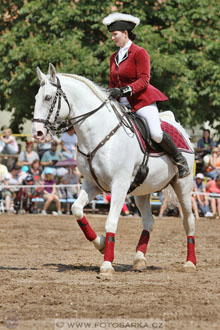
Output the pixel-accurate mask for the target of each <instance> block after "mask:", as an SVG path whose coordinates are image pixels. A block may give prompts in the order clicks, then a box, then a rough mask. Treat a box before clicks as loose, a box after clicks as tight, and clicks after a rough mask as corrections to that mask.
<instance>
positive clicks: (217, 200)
mask: <svg viewBox="0 0 220 330" xmlns="http://www.w3.org/2000/svg"><path fill="white" fill-rule="evenodd" d="M206 191H207V192H208V193H213V194H217V195H218V197H217V196H216V197H213V196H210V197H211V211H212V213H213V215H214V216H215V215H216V205H217V211H218V214H217V218H218V219H219V217H220V174H219V175H217V177H216V178H215V180H210V181H209V182H208V183H207V185H206Z"/></svg>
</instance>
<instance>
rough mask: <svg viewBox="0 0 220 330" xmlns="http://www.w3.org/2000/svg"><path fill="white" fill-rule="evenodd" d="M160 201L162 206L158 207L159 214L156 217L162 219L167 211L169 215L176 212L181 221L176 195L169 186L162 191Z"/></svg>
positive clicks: (181, 213)
mask: <svg viewBox="0 0 220 330" xmlns="http://www.w3.org/2000/svg"><path fill="white" fill-rule="evenodd" d="M161 195H162V196H161ZM160 199H161V203H162V205H161V207H160V212H159V215H158V217H159V218H162V217H163V216H164V214H165V213H168V211H171V213H174V214H175V211H176V210H177V211H178V213H179V217H180V218H181V219H183V211H182V208H181V206H180V203H179V201H178V198H177V196H176V193H175V191H174V190H173V187H172V186H171V185H168V186H167V187H166V188H164V189H163V190H162V192H161V194H160Z"/></svg>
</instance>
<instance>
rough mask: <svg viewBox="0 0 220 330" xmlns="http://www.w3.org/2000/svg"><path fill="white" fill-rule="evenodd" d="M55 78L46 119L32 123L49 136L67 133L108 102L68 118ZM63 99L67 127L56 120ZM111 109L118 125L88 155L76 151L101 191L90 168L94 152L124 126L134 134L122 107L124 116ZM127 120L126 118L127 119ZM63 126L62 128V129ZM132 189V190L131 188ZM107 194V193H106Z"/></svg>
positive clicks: (58, 81) (62, 95)
mask: <svg viewBox="0 0 220 330" xmlns="http://www.w3.org/2000/svg"><path fill="white" fill-rule="evenodd" d="M56 78H57V84H54V83H52V82H50V83H51V85H53V86H55V87H57V91H56V95H55V97H54V99H53V102H52V104H51V107H50V109H49V111H48V115H47V118H46V119H41V118H34V119H33V120H32V121H33V122H38V123H43V124H44V127H45V128H46V130H47V133H48V132H49V133H50V134H52V135H53V134H60V133H63V132H65V131H67V130H68V129H69V128H70V127H71V126H74V125H76V124H78V123H80V122H81V121H83V120H86V119H87V118H88V117H90V116H92V115H93V114H95V113H96V112H97V111H99V110H100V109H102V107H103V106H104V105H105V104H106V103H107V102H108V101H109V99H106V100H104V101H103V102H102V104H101V105H100V106H99V107H98V108H96V109H94V110H92V111H89V112H86V113H85V114H82V115H79V116H76V117H73V118H70V113H71V107H70V104H69V101H68V99H67V96H66V94H65V93H64V91H63V90H62V88H61V84H60V80H59V78H58V77H56ZM44 84H45V83H42V84H41V86H43V85H44ZM62 97H63V98H64V100H65V102H66V103H67V105H68V108H69V116H68V118H67V120H68V122H69V125H66V121H60V122H59V121H57V118H58V116H59V114H60V109H61V98H62ZM57 99H58V107H57V111H56V113H55V116H54V121H53V122H50V119H51V117H52V114H53V111H54V108H55V105H56V103H57ZM111 107H112V109H113V111H114V113H115V115H116V116H117V117H118V119H119V123H118V125H117V126H116V127H115V128H114V129H113V130H111V131H110V132H109V134H108V135H107V136H106V137H105V138H104V139H103V140H102V141H101V142H100V143H99V144H98V145H97V146H96V148H95V149H94V150H93V151H92V152H89V153H87V154H86V153H84V152H82V151H81V150H80V149H79V147H78V146H77V149H78V151H79V152H80V153H81V154H82V155H83V156H84V157H86V158H87V160H88V163H89V168H90V172H91V174H92V177H93V179H94V180H95V182H96V184H97V185H98V187H99V188H100V189H101V190H103V191H106V190H105V189H104V188H103V187H102V186H101V185H100V183H99V182H98V178H97V176H96V174H95V171H94V169H93V167H92V160H93V158H94V156H95V154H96V152H97V151H98V150H99V149H100V148H101V147H102V146H103V145H104V144H105V143H106V142H107V141H108V140H109V139H110V138H111V137H112V136H113V135H114V134H115V133H116V132H117V131H118V129H119V128H120V127H121V126H122V125H124V126H126V127H127V128H129V129H130V130H131V131H132V132H134V129H133V127H132V125H131V123H130V121H129V120H128V122H126V120H124V118H127V116H126V115H125V112H124V108H123V106H120V108H121V110H122V112H124V114H123V115H122V114H121V113H120V112H119V111H118V110H117V108H116V106H115V105H114V103H113V104H112V103H111ZM127 119H128V118H127ZM62 126H64V127H62ZM133 189H134V188H133ZM106 192H108V191H106Z"/></svg>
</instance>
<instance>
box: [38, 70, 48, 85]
mask: <svg viewBox="0 0 220 330" xmlns="http://www.w3.org/2000/svg"><path fill="white" fill-rule="evenodd" d="M37 76H38V78H39V80H40V82H41V83H42V82H44V81H45V80H46V76H45V74H43V72H41V70H40V68H39V67H37Z"/></svg>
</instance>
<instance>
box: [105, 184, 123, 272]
mask: <svg viewBox="0 0 220 330" xmlns="http://www.w3.org/2000/svg"><path fill="white" fill-rule="evenodd" d="M123 186H124V185H123ZM123 186H122V185H121V186H120V185H118V184H117V186H114V187H112V191H111V204H110V209H109V214H108V217H107V220H106V225H105V231H106V239H105V254H104V262H103V264H102V266H101V267H100V274H102V275H104V276H109V275H112V274H113V273H114V268H113V267H112V262H113V260H114V245H115V233H116V231H117V227H118V219H119V216H120V213H121V210H122V207H123V204H124V201H125V197H126V194H127V191H128V188H129V182H128V184H127V186H126V187H123Z"/></svg>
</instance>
